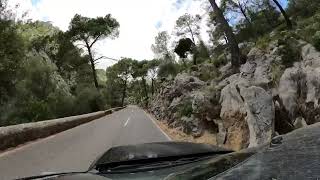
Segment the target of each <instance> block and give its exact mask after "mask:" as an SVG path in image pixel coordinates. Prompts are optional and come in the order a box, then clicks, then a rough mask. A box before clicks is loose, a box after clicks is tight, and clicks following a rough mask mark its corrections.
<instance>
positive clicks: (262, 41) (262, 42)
mask: <svg viewBox="0 0 320 180" xmlns="http://www.w3.org/2000/svg"><path fill="white" fill-rule="evenodd" d="M270 42H271V38H270V36H269V35H265V36H262V37H260V38H259V39H258V40H257V42H256V46H257V47H258V48H259V49H261V50H266V49H267V47H268V46H269V44H270Z"/></svg>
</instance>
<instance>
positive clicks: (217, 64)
mask: <svg viewBox="0 0 320 180" xmlns="http://www.w3.org/2000/svg"><path fill="white" fill-rule="evenodd" d="M227 63H228V59H227V55H226V54H225V53H223V54H221V55H220V56H218V58H216V59H214V60H213V65H214V66H215V67H216V68H218V67H221V66H223V65H226V64H227Z"/></svg>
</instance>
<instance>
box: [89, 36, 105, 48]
mask: <svg viewBox="0 0 320 180" xmlns="http://www.w3.org/2000/svg"><path fill="white" fill-rule="evenodd" d="M101 35H102V34H99V35H98V36H97V37H96V38H95V39H94V40H93V41H92V43H91V44H90V46H89V47H90V48H91V47H92V46H93V44H94V43H96V42H97V41H98V40H99V38H100V37H101Z"/></svg>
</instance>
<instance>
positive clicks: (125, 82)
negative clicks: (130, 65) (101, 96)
mask: <svg viewBox="0 0 320 180" xmlns="http://www.w3.org/2000/svg"><path fill="white" fill-rule="evenodd" d="M126 93H127V80H124V85H123V91H122V99H121V106H122V107H123V106H124V99H125V98H126Z"/></svg>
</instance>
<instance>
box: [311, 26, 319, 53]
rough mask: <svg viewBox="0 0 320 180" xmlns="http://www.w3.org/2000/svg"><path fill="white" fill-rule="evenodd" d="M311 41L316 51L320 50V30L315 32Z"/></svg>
mask: <svg viewBox="0 0 320 180" xmlns="http://www.w3.org/2000/svg"><path fill="white" fill-rule="evenodd" d="M312 42H313V45H314V47H315V48H316V49H317V50H318V51H320V31H317V32H316V33H315V35H314V36H313V40H312Z"/></svg>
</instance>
